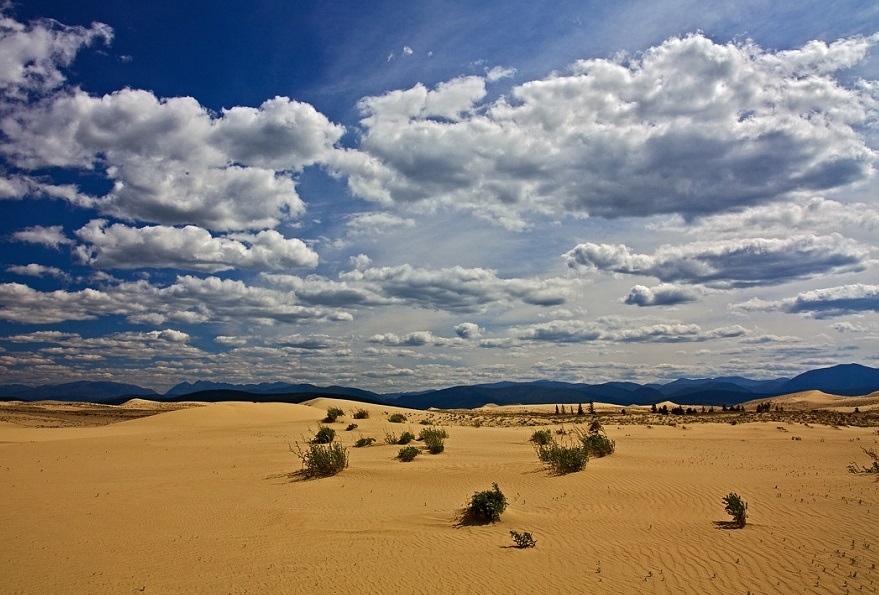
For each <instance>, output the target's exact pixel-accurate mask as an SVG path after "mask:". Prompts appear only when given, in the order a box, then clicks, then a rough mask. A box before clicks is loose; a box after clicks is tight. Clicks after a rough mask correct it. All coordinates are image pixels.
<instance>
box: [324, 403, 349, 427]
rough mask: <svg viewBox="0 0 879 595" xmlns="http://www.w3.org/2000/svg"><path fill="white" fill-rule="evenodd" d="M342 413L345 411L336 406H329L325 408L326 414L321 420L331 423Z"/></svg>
mask: <svg viewBox="0 0 879 595" xmlns="http://www.w3.org/2000/svg"><path fill="white" fill-rule="evenodd" d="M343 415H345V412H344V411H342V410H341V409H339V408H338V407H330V408H329V409H327V416H326V417H325V418H324V420H323V421H324V423H326V424H331V423H333V422H334V421H336V420H337V419H338V418H340V417H342V416H343Z"/></svg>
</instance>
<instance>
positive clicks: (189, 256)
mask: <svg viewBox="0 0 879 595" xmlns="http://www.w3.org/2000/svg"><path fill="white" fill-rule="evenodd" d="M76 236H77V237H78V238H79V239H80V240H81V241H82V242H83V244H82V245H80V246H78V247H77V248H76V252H77V254H78V255H79V258H80V260H81V261H82V262H83V263H85V264H88V265H90V266H92V267H95V268H101V269H114V268H115V269H133V268H144V267H155V268H178V269H189V270H195V271H205V272H217V271H224V270H230V269H262V270H278V269H289V268H298V267H314V266H316V265H317V262H318V256H317V254H316V253H315V252H314V251H313V250H311V249H310V248H309V247H308V246H306V245H305V243H304V242H302V241H301V240H298V239H295V238H294V239H288V238H285V237H284V236H282V235H281V234H280V233H278V232H277V231H274V230H264V231H261V232H259V233H257V234H241V233H239V234H234V235H232V236H229V237H214V236H212V235H211V233H210V232H209V231H208V230H206V229H202V228H200V227H195V226H192V225H187V226H185V227H182V228H177V227H167V226H150V227H141V228H138V227H129V226H126V225H123V224H120V223H115V224H112V225H109V224H108V222H107V221H105V220H102V219H96V220H94V221H91V222H89V223H88V224H87V225H85V226H84V227H82V228H80V229H79V230H77V231H76Z"/></svg>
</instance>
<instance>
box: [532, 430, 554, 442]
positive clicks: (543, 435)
mask: <svg viewBox="0 0 879 595" xmlns="http://www.w3.org/2000/svg"><path fill="white" fill-rule="evenodd" d="M531 442H533V443H534V444H539V445H541V446H545V445H547V444H549V443H550V442H552V432H550V431H549V430H537V431H536V432H534V433H533V434H531Z"/></svg>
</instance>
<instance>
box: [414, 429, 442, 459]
mask: <svg viewBox="0 0 879 595" xmlns="http://www.w3.org/2000/svg"><path fill="white" fill-rule="evenodd" d="M448 437H449V433H448V432H446V431H445V430H444V429H443V428H435V427H433V426H431V427H429V428H424V429H423V430H421V432H420V433H419V434H418V439H419V440H421V441H422V442H424V446H425V447H426V448H427V452H429V453H430V454H432V455H438V454H439V453H441V452H442V451H443V450H445V448H446V443H445V439H446V438H448Z"/></svg>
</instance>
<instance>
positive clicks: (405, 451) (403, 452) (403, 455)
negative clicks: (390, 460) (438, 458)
mask: <svg viewBox="0 0 879 595" xmlns="http://www.w3.org/2000/svg"><path fill="white" fill-rule="evenodd" d="M419 454H421V451H420V450H418V449H417V448H415V447H414V446H404V447H403V448H401V449H400V452H399V453H397V458H398V459H400V460H401V461H403V462H404V463H408V462H409V461H411V460H412V459H414V458H415V457H417V456H418V455H419Z"/></svg>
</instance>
